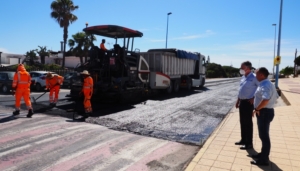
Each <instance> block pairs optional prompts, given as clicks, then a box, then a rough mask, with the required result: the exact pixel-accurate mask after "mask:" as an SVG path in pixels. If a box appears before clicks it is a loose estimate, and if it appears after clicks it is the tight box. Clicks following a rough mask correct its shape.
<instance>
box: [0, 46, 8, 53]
mask: <svg viewBox="0 0 300 171" xmlns="http://www.w3.org/2000/svg"><path fill="white" fill-rule="evenodd" d="M0 52H2V53H10V52H9V51H8V50H7V49H5V48H2V47H0Z"/></svg>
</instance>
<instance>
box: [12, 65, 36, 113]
mask: <svg viewBox="0 0 300 171" xmlns="http://www.w3.org/2000/svg"><path fill="white" fill-rule="evenodd" d="M30 84H31V77H30V74H29V73H28V72H27V71H26V69H25V67H24V65H23V64H19V65H18V68H17V72H16V73H15V75H14V79H13V84H12V90H13V92H15V98H16V103H15V107H16V110H15V111H14V112H13V115H15V116H16V115H19V114H20V108H21V98H22V97H23V99H24V101H25V104H26V107H27V109H28V114H27V117H28V118H31V116H32V115H33V110H32V106H31V101H30Z"/></svg>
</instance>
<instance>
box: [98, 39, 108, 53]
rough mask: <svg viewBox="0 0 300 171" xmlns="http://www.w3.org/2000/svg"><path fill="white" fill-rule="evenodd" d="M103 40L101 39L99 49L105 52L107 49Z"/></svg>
mask: <svg viewBox="0 0 300 171" xmlns="http://www.w3.org/2000/svg"><path fill="white" fill-rule="evenodd" d="M104 44H105V39H102V42H101V44H100V49H102V50H104V51H107V49H106V48H105V45H104Z"/></svg>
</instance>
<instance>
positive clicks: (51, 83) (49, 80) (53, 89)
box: [46, 72, 64, 107]
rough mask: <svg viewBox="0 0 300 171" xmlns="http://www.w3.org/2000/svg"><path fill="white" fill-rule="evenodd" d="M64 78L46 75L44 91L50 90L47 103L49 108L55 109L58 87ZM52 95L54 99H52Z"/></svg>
mask: <svg viewBox="0 0 300 171" xmlns="http://www.w3.org/2000/svg"><path fill="white" fill-rule="evenodd" d="M63 81H64V77H62V76H60V75H57V74H51V73H49V72H48V73H47V76H46V90H50V94H49V102H50V106H51V107H55V106H56V103H57V101H58V93H59V89H60V85H61V84H62V83H63ZM53 93H54V98H53Z"/></svg>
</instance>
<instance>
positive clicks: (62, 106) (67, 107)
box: [0, 87, 209, 123]
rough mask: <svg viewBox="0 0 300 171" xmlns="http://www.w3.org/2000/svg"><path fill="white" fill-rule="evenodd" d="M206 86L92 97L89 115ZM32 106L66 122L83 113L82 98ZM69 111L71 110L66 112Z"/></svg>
mask: <svg viewBox="0 0 300 171" xmlns="http://www.w3.org/2000/svg"><path fill="white" fill-rule="evenodd" d="M208 90H209V89H208V88H205V87H204V88H193V89H192V90H190V91H188V90H185V89H182V90H180V91H179V92H173V93H172V94H167V93H161V92H156V93H151V95H144V96H140V94H137V95H136V96H133V97H130V98H126V97H124V98H123V99H122V101H121V102H120V101H119V102H116V101H112V100H103V99H102V100H100V99H93V100H92V108H93V114H92V115H91V117H99V116H105V115H110V114H113V113H118V112H122V111H126V110H131V109H133V108H135V105H137V104H146V103H147V100H155V101H164V100H168V99H172V98H181V97H186V96H190V95H194V94H197V93H202V92H204V91H208ZM8 107H12V108H13V107H14V105H9V106H8ZM32 107H33V109H34V113H42V114H46V115H51V116H62V117H65V118H68V119H70V120H66V121H67V122H81V121H74V120H73V113H74V112H77V114H78V115H82V114H84V107H83V102H82V100H77V101H71V100H66V99H64V100H59V101H58V105H57V106H56V107H54V108H53V107H50V106H49V103H48V102H46V101H45V102H37V103H32ZM21 108H24V109H25V108H26V107H25V106H24V104H22V107H21ZM68 111H71V112H68ZM10 120H12V119H11V118H10V117H7V118H3V119H1V120H0V123H1V122H8V121H10Z"/></svg>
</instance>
